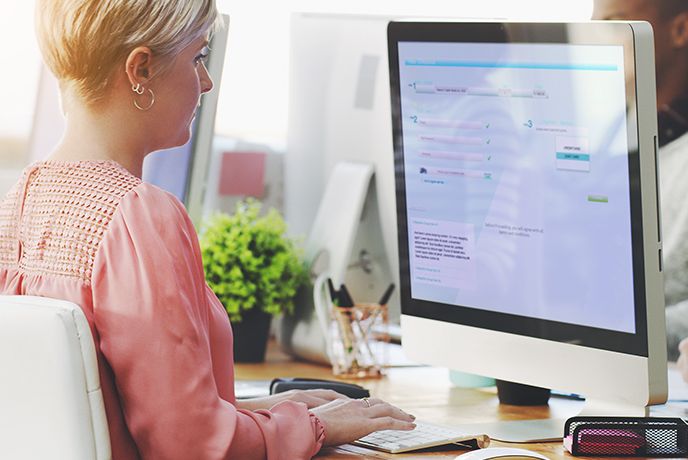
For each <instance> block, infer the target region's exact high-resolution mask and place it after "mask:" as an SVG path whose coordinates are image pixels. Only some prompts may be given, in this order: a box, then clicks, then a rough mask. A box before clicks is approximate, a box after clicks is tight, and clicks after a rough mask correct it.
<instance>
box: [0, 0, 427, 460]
mask: <svg viewBox="0 0 688 460" xmlns="http://www.w3.org/2000/svg"><path fill="white" fill-rule="evenodd" d="M217 18H218V15H217V11H216V7H215V3H214V0H186V1H175V0H156V1H155V2H151V1H145V0H109V1H107V2H103V1H101V0H39V3H38V14H37V20H38V24H37V30H38V36H39V42H40V45H41V50H42V53H43V55H44V58H45V61H46V63H47V64H48V66H49V67H50V69H51V70H52V71H53V72H54V73H55V75H56V76H57V78H58V79H59V81H60V88H61V92H62V97H63V106H64V109H65V113H66V118H67V128H66V132H65V133H64V137H63V139H62V141H61V143H60V145H59V146H58V147H57V149H56V150H55V151H54V152H53V153H52V155H51V157H50V159H49V160H47V161H44V162H39V163H37V164H34V165H32V166H30V167H28V168H27V169H26V170H25V172H24V174H23V177H22V178H21V179H20V181H19V182H18V183H17V184H16V185H15V187H14V188H13V189H12V190H11V191H10V192H9V194H8V195H7V197H6V198H5V199H4V201H3V202H2V203H1V204H0V292H2V293H3V294H25V295H39V296H47V297H54V298H61V299H66V300H69V301H72V302H74V303H76V304H78V305H80V306H81V307H82V309H83V310H84V312H85V314H86V317H87V318H88V320H89V323H90V325H91V328H92V332H93V337H94V340H95V343H96V348H97V350H98V362H99V368H100V379H101V385H102V388H103V395H104V399H105V409H106V413H107V418H108V423H109V428H110V437H111V443H112V450H113V457H114V458H115V459H135V458H152V459H157V458H160V459H175V458H179V459H191V458H193V459H221V458H239V459H252V458H284V459H301V458H310V457H311V456H313V455H314V454H315V453H316V452H317V451H318V450H319V449H320V447H321V446H322V445H335V444H339V443H344V442H348V441H351V440H353V439H356V438H358V437H360V436H364V435H366V434H368V433H369V432H371V431H374V430H379V429H402V430H408V429H412V428H413V426H414V425H413V423H412V420H413V418H412V417H411V416H409V415H407V414H405V413H403V412H402V411H400V410H399V409H397V408H395V407H393V406H390V405H389V404H387V403H384V402H382V401H379V400H375V399H371V400H365V401H359V400H350V399H347V398H344V397H343V396H341V395H338V394H336V393H333V392H329V391H310V392H291V393H287V394H284V395H279V396H272V397H268V398H264V399H257V400H251V401H247V402H238V401H236V399H235V396H234V388H233V383H234V375H233V362H232V334H231V328H230V325H229V321H228V319H227V315H226V313H225V311H224V309H223V308H222V305H221V304H220V303H219V301H218V300H217V298H216V297H215V295H214V294H213V293H212V292H211V291H210V290H209V288H208V287H207V285H206V284H205V281H204V274H203V268H202V264H201V257H200V251H199V247H198V241H197V235H196V233H195V231H194V228H193V226H192V224H191V222H190V220H189V217H188V216H187V214H186V212H185V210H184V208H183V206H182V205H181V203H179V201H177V200H176V199H175V198H174V197H172V196H171V195H170V194H168V193H166V192H163V191H162V190H160V189H157V188H156V187H154V186H151V185H148V184H145V183H142V182H141V179H140V177H141V170H142V163H143V159H144V157H145V156H146V155H147V154H148V153H150V152H152V151H154V150H159V149H163V148H168V147H173V146H178V145H181V144H184V143H185V142H187V140H188V139H189V135H190V134H189V133H190V126H191V124H192V121H193V118H194V113H195V111H196V108H197V107H198V103H199V100H200V96H201V94H203V93H205V92H208V91H210V90H211V89H212V86H213V83H212V81H211V79H210V77H209V76H208V73H207V71H206V68H205V65H204V59H205V57H206V56H207V51H208V49H207V45H208V36H209V34H210V33H211V32H212V29H213V28H214V27H215V24H216V22H217V20H218V19H217Z"/></svg>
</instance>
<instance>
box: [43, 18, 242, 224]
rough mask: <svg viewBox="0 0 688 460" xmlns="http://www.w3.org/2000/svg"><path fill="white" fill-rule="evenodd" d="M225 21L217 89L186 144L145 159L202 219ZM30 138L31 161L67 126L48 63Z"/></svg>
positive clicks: (220, 51)
mask: <svg viewBox="0 0 688 460" xmlns="http://www.w3.org/2000/svg"><path fill="white" fill-rule="evenodd" d="M223 21H224V24H225V26H224V27H223V28H221V29H220V30H218V31H216V32H215V34H214V35H213V37H212V39H211V44H210V49H211V51H210V55H209V56H208V62H207V66H208V72H209V74H210V77H211V78H212V79H213V82H214V83H215V89H214V90H213V91H211V92H210V93H208V94H205V95H204V96H203V97H202V98H201V106H200V108H199V109H198V111H197V114H196V119H195V121H194V124H193V127H192V136H191V139H190V140H189V142H187V143H186V144H184V145H183V146H180V147H176V148H172V149H166V150H160V151H158V152H153V153H151V154H150V155H148V156H147V157H146V159H145V160H144V163H143V180H144V181H145V182H149V183H152V184H154V185H157V186H158V187H160V188H162V189H164V190H167V191H168V192H170V193H172V194H174V195H175V196H176V197H177V198H179V200H180V201H182V202H183V203H184V205H185V206H186V209H187V211H188V213H189V215H190V216H191V218H192V220H193V221H194V223H195V224H196V225H198V224H199V221H200V219H201V216H202V209H203V197H204V194H205V185H206V177H207V173H208V166H209V162H210V154H211V148H212V141H213V137H214V134H215V113H216V108H217V101H218V93H219V90H220V81H221V79H222V69H223V65H224V59H225V50H226V48H227V34H228V25H229V17H228V16H227V15H223ZM39 81H40V82H39V88H38V97H37V98H36V108H35V113H34V121H33V127H32V131H31V139H30V144H29V160H30V162H34V161H38V160H42V159H44V158H45V157H46V156H47V155H49V154H50V152H51V151H52V150H53V149H54V148H55V146H57V144H58V143H59V141H60V139H61V137H62V134H63V132H64V129H65V118H64V114H63V112H62V107H61V102H60V91H59V87H58V83H57V80H56V79H55V77H54V76H53V75H52V73H50V71H49V70H48V68H47V67H46V66H45V65H43V66H42V68H41V75H40V79H39Z"/></svg>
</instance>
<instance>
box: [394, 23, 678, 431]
mask: <svg viewBox="0 0 688 460" xmlns="http://www.w3.org/2000/svg"><path fill="white" fill-rule="evenodd" d="M388 44H389V65H390V82H391V98H392V114H393V115H392V122H393V133H394V139H393V141H394V150H395V170H396V198H397V219H398V220H397V224H398V231H399V260H400V278H401V303H402V316H401V328H402V344H403V347H404V348H405V351H406V353H407V355H408V356H409V358H411V359H412V360H416V361H419V362H423V363H428V364H432V365H438V366H445V367H449V368H451V369H458V370H463V371H466V372H471V373H476V374H480V375H486V376H490V377H494V378H498V379H503V380H508V381H513V382H519V383H525V384H530V385H535V386H542V387H546V388H554V389H558V390H563V391H568V392H572V393H578V394H581V395H583V396H585V397H586V400H587V403H586V411H587V410H591V411H596V410H597V411H601V412H603V413H604V414H605V415H613V414H623V415H639V414H645V413H646V412H647V406H648V405H651V404H657V403H662V402H664V401H665V400H666V393H667V373H666V344H665V337H664V334H665V332H664V300H663V280H662V273H661V260H662V253H661V248H662V244H661V238H660V228H659V219H658V197H657V190H656V187H657V177H656V161H657V159H656V139H657V128H656V118H655V113H656V112H655V82H654V60H653V42H652V31H651V28H650V27H649V25H648V24H647V23H612V22H604V23H581V24H546V23H538V24H528V23H440V22H437V23H431V22H392V23H391V24H390V25H389V28H388ZM595 404H597V406H596V408H595ZM560 436H561V433H560V434H559V437H560Z"/></svg>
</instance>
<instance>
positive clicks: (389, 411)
mask: <svg viewBox="0 0 688 460" xmlns="http://www.w3.org/2000/svg"><path fill="white" fill-rule="evenodd" d="M368 412H369V414H368V415H369V416H370V417H372V418H380V417H393V418H395V419H398V420H402V421H406V422H412V421H414V420H415V419H416V418H415V417H414V416H413V415H410V414H407V413H406V412H404V411H403V410H401V409H399V408H398V407H395V406H392V405H391V404H388V403H385V402H380V403H378V404H375V405H372V406H370V408H369V409H368Z"/></svg>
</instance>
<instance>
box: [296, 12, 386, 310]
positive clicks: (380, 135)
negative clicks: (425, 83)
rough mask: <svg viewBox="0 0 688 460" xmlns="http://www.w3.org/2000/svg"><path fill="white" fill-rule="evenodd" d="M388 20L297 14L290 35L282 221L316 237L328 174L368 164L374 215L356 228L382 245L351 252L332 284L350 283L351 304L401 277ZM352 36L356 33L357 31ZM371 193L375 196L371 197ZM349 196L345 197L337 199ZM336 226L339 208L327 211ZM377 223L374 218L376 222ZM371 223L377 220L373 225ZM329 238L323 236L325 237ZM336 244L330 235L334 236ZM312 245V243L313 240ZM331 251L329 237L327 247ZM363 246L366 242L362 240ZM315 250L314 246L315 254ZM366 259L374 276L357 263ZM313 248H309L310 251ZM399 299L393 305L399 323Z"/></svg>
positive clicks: (370, 204)
mask: <svg viewBox="0 0 688 460" xmlns="http://www.w3.org/2000/svg"><path fill="white" fill-rule="evenodd" d="M390 19H392V18H390V17H386V16H375V15H354V14H325V13H294V14H292V16H291V29H290V72H289V119H288V133H287V159H286V162H285V216H286V219H287V222H288V224H289V230H290V232H291V233H293V234H295V235H307V236H309V237H310V236H313V235H312V234H313V227H314V224H316V215H317V213H318V209H319V207H320V206H321V202H322V199H323V196H324V195H325V191H326V188H327V185H328V183H329V181H331V180H332V174H333V172H334V171H335V169H336V167H337V165H338V164H341V163H342V162H354V163H365V164H370V165H372V167H373V169H374V175H373V178H372V180H371V183H372V185H371V190H373V189H374V190H373V193H372V194H371V196H369V197H368V200H367V201H368V202H367V203H366V205H365V209H366V210H367V209H370V210H373V208H375V207H376V208H377V209H374V211H375V212H379V216H370V217H375V219H367V220H366V221H365V222H361V223H360V225H359V227H360V230H361V232H362V234H361V236H363V237H364V238H365V237H366V236H367V235H363V233H371V227H376V228H374V229H373V230H378V231H379V232H380V233H381V235H382V242H381V244H377V243H378V241H377V240H375V244H376V245H371V244H367V245H364V246H366V247H362V248H358V247H357V248H354V252H353V253H352V254H351V265H352V267H351V269H350V270H349V271H348V273H347V274H346V275H345V276H344V277H343V278H342V279H337V280H335V281H336V282H346V283H349V284H351V286H350V288H351V291H352V292H351V293H352V295H353V296H354V298H355V299H356V300H360V301H370V302H372V301H375V300H378V298H379V296H380V295H381V293H382V292H383V291H384V290H385V289H386V288H387V286H388V285H389V283H390V282H395V283H396V284H397V286H398V284H399V282H398V280H396V279H395V278H396V275H397V273H398V269H397V260H396V257H397V250H396V240H397V234H396V216H395V212H394V209H395V205H394V152H393V148H392V134H391V133H392V126H391V112H390V106H389V84H388V82H389V75H388V65H387V40H386V33H387V24H388V22H389V21H390ZM354 31H355V32H354ZM373 195H374V196H373ZM345 196H346V194H345V191H342V199H344V197H345ZM330 212H331V213H333V215H332V217H333V219H332V220H333V221H334V220H336V217H337V213H338V210H337V209H330ZM377 217H379V219H377ZM373 221H374V222H373ZM324 238H326V235H325V234H323V239H324ZM332 238H334V235H333V236H332ZM310 240H311V238H309V241H308V243H309V244H310V243H311V242H312V243H314V244H316V243H315V242H314V241H310ZM328 243H329V244H330V245H333V246H334V245H336V244H337V243H338V242H337V241H334V239H332V240H331V241H329V242H328ZM364 243H370V242H369V241H368V242H364ZM316 249H317V248H316ZM360 249H365V250H366V252H367V253H368V254H371V256H372V259H373V260H372V261H371V263H370V266H371V268H372V270H368V269H367V268H366V267H365V264H366V262H365V261H363V262H362V263H358V262H359V253H360ZM312 250H315V249H313V248H307V250H306V252H307V253H310V252H313V251H312ZM398 299H399V297H398V291H395V292H394V294H393V296H392V298H391V300H390V311H391V315H392V318H393V319H395V320H396V322H398V319H399V300H398Z"/></svg>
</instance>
